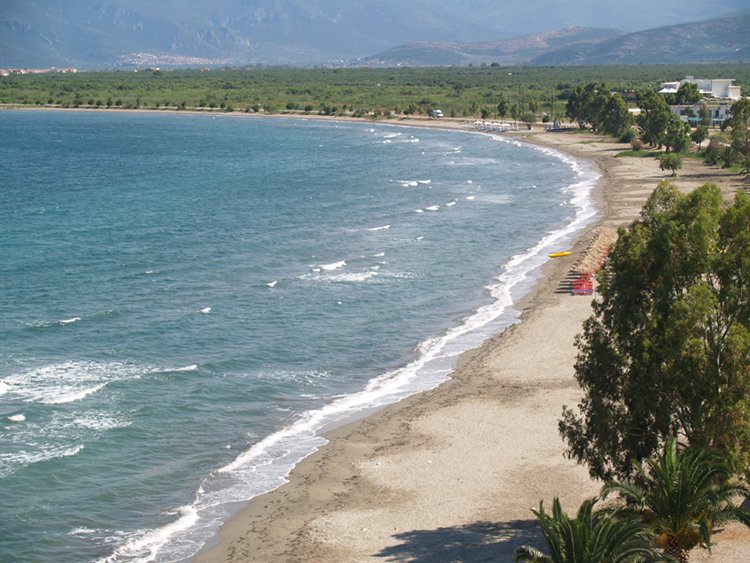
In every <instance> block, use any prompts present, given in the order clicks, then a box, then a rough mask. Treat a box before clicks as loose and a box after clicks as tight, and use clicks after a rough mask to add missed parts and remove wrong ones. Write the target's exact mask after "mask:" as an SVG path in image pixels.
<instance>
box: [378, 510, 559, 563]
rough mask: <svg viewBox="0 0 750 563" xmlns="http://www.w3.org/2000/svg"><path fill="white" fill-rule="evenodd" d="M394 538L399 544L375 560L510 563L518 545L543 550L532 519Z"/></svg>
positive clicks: (408, 533)
mask: <svg viewBox="0 0 750 563" xmlns="http://www.w3.org/2000/svg"><path fill="white" fill-rule="evenodd" d="M393 537H394V538H396V539H398V540H401V541H402V543H400V544H399V545H394V546H391V547H387V548H385V549H383V550H382V551H380V552H379V553H377V554H376V555H377V557H383V558H385V559H387V560H388V561H416V562H422V563H428V562H429V563H447V562H448V561H513V552H514V551H515V549H516V547H518V546H519V545H524V544H526V545H533V546H534V547H537V548H539V549H545V548H546V544H545V543H544V539H543V538H542V535H541V532H540V531H539V526H538V524H537V521H536V520H535V519H531V520H514V521H511V522H503V523H497V522H475V523H473V524H467V525H465V526H456V527H451V528H438V529H436V530H413V531H410V532H404V533H402V534H396V535H395V536H393Z"/></svg>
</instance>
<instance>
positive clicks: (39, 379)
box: [5, 361, 147, 405]
mask: <svg viewBox="0 0 750 563" xmlns="http://www.w3.org/2000/svg"><path fill="white" fill-rule="evenodd" d="M144 371H147V370H144V368H139V367H137V366H132V365H128V364H122V363H118V362H110V363H100V362H73V361H71V362H63V363H59V364H52V365H48V366H41V367H37V368H33V369H30V370H27V371H24V372H21V373H17V374H14V375H11V376H9V377H6V378H5V382H6V383H7V384H9V386H10V387H9V391H8V392H7V394H8V395H9V396H10V397H11V398H14V399H19V400H21V401H24V402H27V403H40V404H45V405H58V404H62V403H72V402H75V401H81V400H83V399H85V398H86V397H88V396H89V395H91V394H92V393H96V392H97V391H99V390H100V389H102V388H103V387H105V386H106V385H108V384H109V383H110V382H112V381H118V380H122V379H132V378H138V377H140V376H141V374H142V373H144Z"/></svg>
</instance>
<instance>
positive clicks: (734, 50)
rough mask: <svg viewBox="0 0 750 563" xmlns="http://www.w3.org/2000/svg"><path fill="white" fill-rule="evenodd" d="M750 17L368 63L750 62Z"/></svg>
mask: <svg viewBox="0 0 750 563" xmlns="http://www.w3.org/2000/svg"><path fill="white" fill-rule="evenodd" d="M748 29H750V15H744V16H734V17H730V18H719V19H714V20H709V21H704V22H699V23H692V24H682V25H673V26H666V27H660V28H656V29H650V30H646V31H639V32H635V33H623V32H621V31H617V30H612V29H595V28H585V27H572V28H568V29H562V30H557V31H552V32H547V33H535V34H530V35H525V36H522V37H516V38H513V39H508V40H502V41H486V42H474V43H450V42H437V41H432V42H419V43H412V44H408V45H401V46H397V47H394V48H392V49H388V50H387V51H384V52H382V53H379V54H377V55H373V56H371V57H367V58H366V59H365V60H364V62H365V63H366V64H370V65H381V66H444V65H467V64H491V63H498V64H501V65H529V66H537V65H543V66H566V65H600V64H601V65H606V64H661V63H687V62H700V63H712V62H713V63H718V62H739V61H750V33H748Z"/></svg>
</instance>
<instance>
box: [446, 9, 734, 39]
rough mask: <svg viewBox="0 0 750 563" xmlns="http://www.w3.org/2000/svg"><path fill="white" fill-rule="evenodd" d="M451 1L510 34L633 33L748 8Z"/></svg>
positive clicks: (470, 17) (469, 16)
mask: <svg viewBox="0 0 750 563" xmlns="http://www.w3.org/2000/svg"><path fill="white" fill-rule="evenodd" d="M451 4H453V5H454V6H455V8H457V9H459V10H460V11H461V12H462V13H463V14H464V15H465V17H466V19H467V20H468V21H471V22H482V23H484V25H490V26H491V27H492V28H493V29H495V30H497V31H500V32H504V33H512V34H513V35H525V34H530V33H534V32H544V31H550V30H553V29H566V28H570V27H590V28H607V29H621V30H623V31H629V32H634V31H643V30H646V29H653V28H657V27H665V26H669V25H679V24H683V23H691V22H697V21H704V20H709V19H714V18H722V17H728V16H730V15H735V14H734V13H735V12H739V11H747V9H748V5H747V0H712V1H711V2H705V1H704V0H682V1H674V0H660V1H658V2H654V1H653V0H629V1H628V2H621V1H618V0H570V1H568V2H550V0H503V2H498V1H497V0H454V1H453V2H451ZM501 37H502V36H500V35H499V36H498V37H496V38H501Z"/></svg>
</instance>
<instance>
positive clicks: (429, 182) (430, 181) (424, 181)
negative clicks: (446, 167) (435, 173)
mask: <svg viewBox="0 0 750 563" xmlns="http://www.w3.org/2000/svg"><path fill="white" fill-rule="evenodd" d="M417 183H418V184H422V185H425V186H427V185H429V184H432V180H417Z"/></svg>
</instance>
